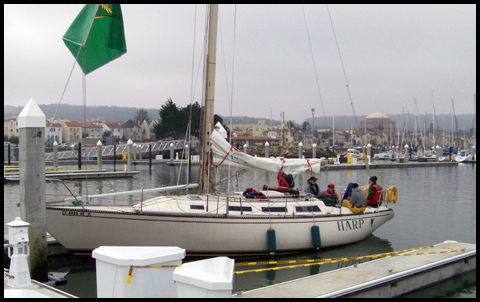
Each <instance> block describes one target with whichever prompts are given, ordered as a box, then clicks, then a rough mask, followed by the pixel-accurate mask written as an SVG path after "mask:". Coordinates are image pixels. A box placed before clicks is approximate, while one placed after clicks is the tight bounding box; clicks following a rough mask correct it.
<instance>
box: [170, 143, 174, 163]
mask: <svg viewBox="0 0 480 302" xmlns="http://www.w3.org/2000/svg"><path fill="white" fill-rule="evenodd" d="M173 148H174V145H173V143H170V163H171V164H173V155H174V154H173Z"/></svg>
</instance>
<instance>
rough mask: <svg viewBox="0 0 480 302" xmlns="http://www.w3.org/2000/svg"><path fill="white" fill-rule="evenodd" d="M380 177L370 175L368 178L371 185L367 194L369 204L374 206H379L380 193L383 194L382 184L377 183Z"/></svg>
mask: <svg viewBox="0 0 480 302" xmlns="http://www.w3.org/2000/svg"><path fill="white" fill-rule="evenodd" d="M377 180H378V178H377V177H376V176H372V177H370V179H369V180H368V184H369V185H370V187H369V188H368V195H367V206H371V207H374V208H377V207H378V202H379V201H380V195H381V194H382V190H383V188H382V186H380V185H379V184H377Z"/></svg>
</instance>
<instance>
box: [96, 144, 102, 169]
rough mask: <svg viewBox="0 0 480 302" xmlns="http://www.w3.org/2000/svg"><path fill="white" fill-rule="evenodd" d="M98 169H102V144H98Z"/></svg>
mask: <svg viewBox="0 0 480 302" xmlns="http://www.w3.org/2000/svg"><path fill="white" fill-rule="evenodd" d="M97 168H98V169H99V170H100V169H102V142H101V141H100V140H98V142H97Z"/></svg>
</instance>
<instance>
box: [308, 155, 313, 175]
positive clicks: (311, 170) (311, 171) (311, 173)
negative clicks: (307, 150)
mask: <svg viewBox="0 0 480 302" xmlns="http://www.w3.org/2000/svg"><path fill="white" fill-rule="evenodd" d="M306 160H307V165H308V170H310V175H313V168H312V165H311V164H310V160H308V158H307V159H306Z"/></svg>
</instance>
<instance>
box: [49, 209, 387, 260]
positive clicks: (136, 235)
mask: <svg viewBox="0 0 480 302" xmlns="http://www.w3.org/2000/svg"><path fill="white" fill-rule="evenodd" d="M393 216H394V213H393V211H392V210H391V209H385V210H383V211H381V212H379V213H369V214H361V215H359V214H348V215H332V216H328V217H325V216H322V217H315V219H314V217H312V216H310V217H292V216H290V218H285V217H275V218H273V217H272V218H271V219H269V218H268V217H239V216H231V217H225V216H222V215H218V216H217V215H205V214H203V215H194V214H188V215H181V214H175V215H166V214H145V213H143V214H134V213H119V212H115V211H99V210H95V209H94V207H92V206H89V207H88V209H87V208H86V209H82V208H78V207H77V208H74V207H70V208H69V209H67V208H66V207H65V206H63V207H54V206H49V207H47V230H48V232H49V233H50V234H51V235H52V236H53V237H55V238H56V239H57V240H58V241H59V242H60V243H61V244H62V245H63V246H64V247H65V248H67V249H68V250H71V251H74V252H90V251H92V250H93V249H95V248H98V247H99V246H179V247H182V248H184V249H186V251H187V253H188V254H195V255H200V254H246V253H268V252H269V251H268V246H267V230H268V229H269V228H270V227H272V228H273V229H274V230H275V234H276V247H277V252H288V251H298V250H307V249H313V248H314V247H313V244H312V235H311V227H312V226H313V225H318V226H319V229H320V239H321V247H331V246H338V245H343V244H348V243H352V242H356V241H359V240H362V239H365V238H366V237H367V236H368V235H370V234H371V233H372V232H373V231H375V230H376V229H377V228H378V227H380V226H381V225H383V224H384V223H386V222H387V221H389V220H390V219H392V218H393Z"/></svg>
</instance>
